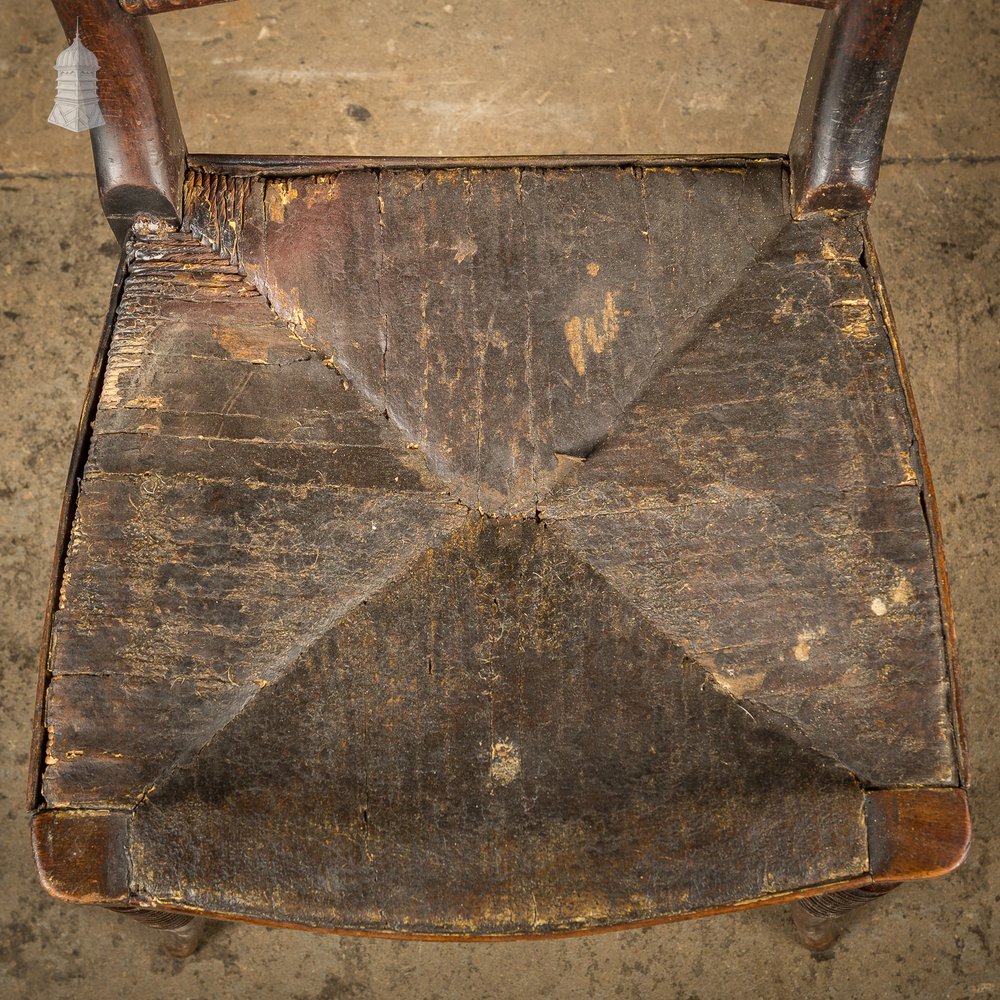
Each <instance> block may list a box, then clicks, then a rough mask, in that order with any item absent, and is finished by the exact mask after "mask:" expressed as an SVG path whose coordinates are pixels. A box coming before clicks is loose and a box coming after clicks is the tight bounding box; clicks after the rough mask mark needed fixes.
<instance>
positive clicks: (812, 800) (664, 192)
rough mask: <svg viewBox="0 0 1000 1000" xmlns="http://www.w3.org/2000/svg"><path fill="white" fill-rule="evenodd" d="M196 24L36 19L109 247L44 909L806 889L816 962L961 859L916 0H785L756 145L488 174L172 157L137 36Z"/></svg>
mask: <svg viewBox="0 0 1000 1000" xmlns="http://www.w3.org/2000/svg"><path fill="white" fill-rule="evenodd" d="M196 5H197V4H196V3H190V2H188V3H183V2H177V3H153V2H148V3H143V4H138V3H131V2H129V0H123V3H122V4H121V6H119V4H118V3H117V0H114V2H113V0H104V2H98V0H86V3H83V4H74V5H71V4H69V3H57V7H58V8H59V9H60V13H61V16H62V18H63V22H64V24H65V25H67V27H70V25H71V21H73V20H74V19H75V16H76V13H77V10H78V8H81V7H82V8H85V15H84V19H85V26H86V36H85V42H86V44H87V45H88V46H89V47H91V48H92V49H94V51H95V52H97V53H98V56H99V58H100V59H101V60H102V63H101V65H102V76H101V80H102V89H101V99H102V106H103V109H104V114H105V117H106V118H107V119H108V126H107V129H106V132H107V134H106V135H105V134H101V135H98V134H96V133H95V139H94V143H95V155H96V157H97V162H98V178H99V183H100V186H101V192H102V199H103V203H104V205H105V208H106V210H107V211H108V214H109V218H110V219H111V221H112V224H113V226H114V227H115V231H116V233H118V235H119V236H120V237H121V238H122V239H123V240H124V246H123V257H122V266H121V268H120V271H119V277H118V280H117V282H116V285H115V290H114V293H113V297H112V307H111V310H110V314H109V321H108V326H107V330H106V335H105V339H104V341H103V342H102V345H101V349H100V352H99V357H98V362H97V365H96V367H95V373H94V379H93V383H92V387H91V390H90V395H89V398H88V403H87V408H86V409H85V414H84V420H83V423H82V427H81V434H80V439H79V442H78V446H77V452H76V457H75V459H74V467H73V470H72V472H71V477H70V486H69V489H68V491H67V501H66V505H65V509H64V515H63V541H62V544H61V546H60V550H59V554H58V556H57V563H56V570H55V574H54V584H53V604H52V608H51V610H50V614H49V619H48V624H47V632H46V638H45V649H44V652H43V657H42V672H41V679H40V689H39V715H38V723H37V726H36V744H35V753H34V764H33V773H32V787H31V793H30V796H31V803H30V804H31V808H32V810H33V811H34V820H33V828H34V838H35V849H36V857H37V860H38V866H39V871H40V874H41V877H42V880H43V882H44V884H45V885H46V888H47V889H48V890H49V891H50V892H52V893H53V894H55V895H57V896H60V897H63V898H66V899H72V900H77V901H80V902H91V903H101V904H104V905H107V906H111V907H113V908H115V909H118V910H125V911H128V910H133V911H137V912H139V913H141V914H142V915H143V916H144V918H145V919H147V920H152V921H154V922H158V924H157V925H158V926H162V927H164V928H165V929H168V930H171V932H172V933H173V934H174V935H175V937H174V941H173V945H172V947H173V948H174V950H175V952H177V953H181V952H184V951H187V950H190V949H191V948H192V947H193V943H192V942H193V940H194V936H193V931H192V929H191V928H190V927H185V926H183V922H184V919H185V915H219V916H225V917H231V918H235V919H247V920H257V921H264V922H268V923H276V924H286V925H292V926H300V927H314V928H323V929H330V930H337V931H343V932H353V933H365V934H380V935H390V936H391V935H407V936H420V937H429V938H441V939H489V938H516V937H530V936H537V935H550V934H566V933H580V932H584V931H593V930H601V929H609V928H614V927H621V926H630V925H632V926H634V925H641V924H647V923H653V922H657V921H662V920H671V919H678V918H682V917H687V916H694V915H699V914H706V913H713V912H719V911H722V910H731V909H738V908H743V907H748V906H757V905H763V904H766V903H774V902H782V901H788V900H795V899H800V898H801V899H813V900H814V901H813V902H810V903H807V904H804V905H803V906H802V907H801V908H800V909H799V910H798V911H797V916H796V921H797V925H798V926H799V929H800V933H801V935H802V937H803V940H804V941H806V943H807V944H809V945H810V946H812V947H826V946H828V945H829V943H830V942H831V941H832V928H831V925H830V923H829V921H830V919H831V918H832V916H834V915H835V914H836V913H837V912H840V911H842V910H844V909H846V908H850V907H852V906H855V905H857V904H858V903H860V902H863V901H865V900H866V899H869V898H872V897H873V896H875V895H878V894H880V893H882V892H884V891H888V889H889V888H891V887H892V886H893V885H895V884H897V883H899V882H901V881H906V880H910V879H915V878H927V877H930V876H934V875H940V874H944V873H945V872H947V871H949V870H951V869H952V868H954V867H955V866H956V865H957V864H959V863H960V862H961V860H962V858H963V857H964V855H965V852H966V850H967V847H968V838H969V819H968V810H967V805H966V795H965V783H966V779H965V771H964V746H963V741H962V735H961V726H960V719H959V712H958V707H957V706H958V691H957V686H956V678H955V660H954V640H953V634H952V633H953V629H952V623H951V611H950V605H949V601H948V592H947V579H946V575H945V570H944V564H943V560H942V556H941V552H940V545H939V530H938V526H937V523H936V515H935V512H934V500H933V492H932V489H931V485H930V480H929V477H928V473H927V470H926V463H925V460H924V455H923V450H922V444H921V441H920V434H919V428H918V426H917V423H916V418H915V415H914V412H913V405H912V400H911V398H910V394H909V389H908V386H907V383H906V377H905V371H904V369H903V366H902V361H901V359H900V357H899V352H898V347H897V345H896V342H895V335H894V331H893V326H892V319H891V315H890V312H889V309H888V305H887V302H886V299H885V294H884V289H883V287H882V282H881V277H880V274H879V270H878V264H877V260H876V258H875V254H874V250H873V247H872V245H871V240H870V234H869V233H868V229H867V225H866V221H865V210H866V208H867V205H868V203H869V202H870V199H871V197H872V195H873V194H874V185H875V178H876V174H877V170H878V158H879V155H880V151H881V145H882V138H883V135H884V129H885V122H886V117H887V114H888V107H889V103H890V102H891V98H892V90H893V88H894V86H895V80H896V76H897V75H898V71H899V65H900V63H901V60H902V54H903V50H904V49H905V46H906V41H907V39H908V37H909V32H910V29H911V28H912V23H913V18H914V17H915V15H916V7H917V5H916V4H913V3H908V2H906V0H899V2H897V0H884V2H879V3H873V4H859V3H854V2H847V0H844V2H841V3H840V4H831V3H812V4H811V5H812V6H823V7H827V8H829V9H828V10H827V12H826V13H825V14H824V16H823V22H822V26H821V28H820V35H819V40H818V42H817V48H816V54H815V56H814V60H813V64H812V66H811V68H810V79H809V82H808V84H807V88H806V93H805V96H804V98H803V103H802V109H801V111H800V115H799V120H798V124H797V126H796V132H795V137H794V139H793V143H792V150H791V155H790V157H789V158H786V157H782V156H773V157H725V158H712V157H692V158H678V157H657V156H645V157H628V158H616V157H602V156H581V157H508V158H494V159H490V160H482V161H474V160H468V159H459V160H441V159H428V160H413V159H409V160H401V159H392V158H360V157H322V158H301V157H299V158H293V157H262V156H244V157H232V156H229V157H222V156H210V155H200V156H187V154H186V153H185V150H184V144H183V139H182V138H181V134H180V129H179V126H178V125H177V122H176V114H175V112H174V111H173V103H172V99H171V98H170V92H169V87H168V85H167V83H166V77H165V75H164V74H163V73H162V66H161V63H162V61H161V59H160V56H159V50H158V49H157V48H156V43H155V39H154V38H153V36H152V33H151V30H150V26H149V23H148V20H147V19H146V18H144V17H135V16H133V14H141V13H144V12H145V13H152V12H156V10H159V9H166V8H168V7H169V8H175V7H178V8H179V7H183V6H196ZM140 7H141V8H143V9H139V8H140ZM123 8H125V9H123ZM119 53H121V58H120V60H119V61H118V62H117V63H115V62H114V60H115V59H118V57H119ZM116 66H117V68H115V67H116ZM137 77H141V78H142V82H140V83H134V85H133V84H132V83H127V82H126V81H133V79H134V78H137ZM136 123H138V126H137V127H134V126H136ZM178 914H180V915H181V916H178ZM178 934H179V935H181V936H180V937H178V936H177V935H178Z"/></svg>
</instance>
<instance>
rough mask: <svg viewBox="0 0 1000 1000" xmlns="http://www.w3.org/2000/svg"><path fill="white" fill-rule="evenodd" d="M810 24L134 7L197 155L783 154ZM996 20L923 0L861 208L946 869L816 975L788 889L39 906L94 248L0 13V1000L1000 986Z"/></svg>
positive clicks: (640, 15) (433, 8)
mask: <svg viewBox="0 0 1000 1000" xmlns="http://www.w3.org/2000/svg"><path fill="white" fill-rule="evenodd" d="M816 20H817V13H816V12H815V11H812V10H809V9H806V8H792V7H781V6H777V5H773V4H766V3H758V2H754V0H742V2H741V0H674V2H672V3H660V4H650V3H640V2H639V0H621V2H618V3H605V2H602V0H537V2H534V3H529V2H526V0H519V2H515V0H492V2H489V3H487V2H473V0H451V2H450V3H441V2H437V0H435V2H426V0H412V2H404V0H355V2H354V3H350V4H348V3H338V4H333V3H332V2H330V3H322V4H320V3H309V2H307V0H298V2H293V0H271V2H265V0H256V2H255V0H241V2H240V3H237V4H233V5H231V6H221V7H209V8H205V9H202V10H198V11H193V12H189V13H187V14H178V15H165V16H164V17H162V18H158V19H157V22H156V24H157V28H158V30H159V31H160V35H161V38H162V39H163V44H164V49H165V51H166V53H167V57H168V62H169V64H170V65H171V68H172V71H173V76H174V82H175V88H176V92H177V97H178V104H179V106H180V109H181V112H182V117H183V118H184V120H185V123H186V128H187V134H188V139H189V144H190V146H191V148H192V149H196V150H197V149H206V150H207V149H211V150H215V151H256V152H289V151H299V152H320V153H322V152H358V153H392V152H395V153H404V154H415V153H432V154H436V153H444V154H469V153H481V154H486V153H508V152H537V153H544V152H563V151H570V152H573V151H580V152H583V151H587V152H622V151H643V152H654V151H663V152H699V151H712V150H717V151H719V150H726V151H734V150H754V151H761V150H775V149H782V148H784V146H785V144H786V143H787V137H788V134H789V131H790V128H791V123H792V120H793V118H794V114H795V108H796V104H797V94H798V90H799V88H800V86H801V80H802V76H803V73H804V70H805V65H806V61H807V58H808V49H809V45H810V42H811V36H812V33H813V29H814V25H815V23H816ZM998 35H1000V3H997V2H995V0H962V2H959V0H926V2H925V7H924V13H923V14H922V15H921V18H920V21H919V22H918V26H917V33H916V36H915V38H914V42H913V45H912V47H911V55H910V59H909V61H908V64H907V67H906V70H905V72H904V78H903V81H902V83H901V85H900V90H899V95H898V99H897V108H896V112H895V116H894V119H893V123H892V126H891V130H890V135H889V139H888V144H887V152H888V155H889V162H888V164H887V165H886V167H885V168H884V169H883V174H882V182H881V189H880V194H879V199H878V202H877V204H876V209H875V212H874V228H875V233H876V239H877V243H878V245H879V248H880V256H881V259H882V264H883V268H884V270H885V272H886V276H887V280H888V284H889V288H890V292H891V294H892V297H893V302H894V306H895V310H896V317H897V322H898V326H899V331H900V339H901V342H902V346H903V350H904V353H905V355H906V358H907V360H908V363H909V367H910V373H911V378H912V381H913V386H914V392H915V395H916V399H917V404H918V408H919V410H920V414H921V418H922V422H923V426H924V431H925V436H926V438H927V445H928V450H929V454H930V459H931V465H932V468H933V470H934V473H935V483H936V486H937V491H938V497H939V502H940V507H941V516H942V520H943V525H944V535H945V544H946V551H947V556H948V561H949V566H950V570H951V578H952V584H953V591H954V603H955V609H956V614H957V619H958V630H959V639H960V651H961V658H962V667H963V673H964V678H965V685H964V688H965V706H966V715H967V720H968V728H969V733H970V745H971V756H972V764H973V775H974V786H973V792H972V806H973V810H974V817H973V819H974V825H975V838H976V839H975V845H974V847H973V850H972V853H971V855H970V858H969V861H968V862H967V864H966V865H965V866H964V867H963V868H962V869H960V871H959V872H958V873H956V874H955V875H953V876H951V877H949V878H947V879H944V880H941V881H939V882H935V883H925V884H920V885H913V886H908V887H904V888H902V889H901V890H899V891H898V892H897V893H895V894H893V895H891V896H889V897H888V898H887V899H885V900H884V901H882V902H881V903H879V904H876V905H874V906H872V907H869V908H868V909H867V910H866V911H865V912H864V913H863V914H859V915H858V916H857V917H856V918H855V919H853V920H851V921H850V926H849V928H848V932H847V934H846V935H845V937H844V938H843V940H842V943H841V944H840V946H839V947H838V949H837V951H836V954H835V956H834V957H833V958H832V960H828V961H822V962H820V961H816V960H815V959H814V958H812V957H810V956H809V955H808V954H806V953H805V952H804V951H803V950H801V949H799V948H798V947H797V945H796V944H795V942H794V938H793V934H792V929H791V926H790V923H789V919H788V915H787V912H786V911H785V910H784V908H780V907H779V908H772V909H766V910H758V911H754V912H752V913H744V914H736V915H728V916H721V917H715V918H710V919H705V920H698V921H690V922H686V923H681V924H673V925H667V926H661V927H657V928H652V929H649V930H642V931H629V932H623V933H614V934H604V935H598V936H595V937H589V938H582V939H571V940H558V941H551V942H541V943H517V944H490V945H482V944H480V945H450V944H427V943H415V942H389V941H368V940H358V939H353V938H344V937H337V936H331V935H312V934H305V933H299V932H293V931H283V930H271V929H266V928H258V927H250V926H242V925H235V924H233V925H229V924H225V925H224V924H218V925H215V926H213V928H212V933H211V935H210V937H209V939H208V941H207V942H206V944H205V946H204V947H203V949H202V950H201V952H200V953H199V954H198V955H197V956H196V957H194V958H192V959H190V960H188V961H187V962H178V961H174V960H172V959H168V958H166V957H165V956H164V955H163V954H161V952H160V951H159V949H158V944H157V941H156V940H155V936H154V934H153V932H150V931H148V930H146V929H144V928H142V927H137V926H133V925H132V924H131V923H130V922H128V921H126V920H125V919H124V918H120V917H117V916H114V915H112V914H110V913H107V912H104V911H101V910H93V911H91V910H88V909H86V908H78V907H70V906H65V905H62V904H59V903H57V902H55V901H52V900H50V899H49V898H48V897H46V896H45V895H44V894H43V893H42V891H41V889H40V888H39V887H38V885H37V883H36V881H35V877H34V871H33V866H32V861H31V855H30V849H29V843H28V824H27V817H26V813H25V808H24V786H25V783H26V768H27V750H28V741H29V731H30V720H31V713H32V706H33V702H34V692H35V670H36V656H37V647H38V641H39V634H40V629H41V620H42V613H43V608H44V603H45V596H46V590H47V586H48V577H49V571H50V564H51V552H52V546H53V542H54V537H55V528H56V520H57V517H58V510H59V504H60V499H61V494H62V489H63V484H64V479H65V470H66V467H67V463H68V460H69V455H70V449H71V446H72V441H73V437H74V434H75V430H76V423H77V419H78V414H79V407H80V402H81V399H82V394H83V389H84V385H85V381H86V378H87V375H88V372H89V369H90V365H91V361H92V356H93V352H94V348H95V345H96V340H97V336H98V333H99V330H100V327H101V323H102V320H103V315H104V310H105V307H106V301H107V295H108V292H109V289H110V285H111V278H112V275H113V272H114V267H115V257H116V247H115V245H114V242H113V240H112V238H111V233H110V231H109V230H108V229H107V227H106V225H105V223H104V222H103V219H102V218H101V216H100V211H99V206H98V204H97V200H96V197H95V194H94V189H93V183H92V180H91V173H90V171H91V164H90V156H89V142H88V141H87V139H86V137H83V136H73V135H70V134H69V133H67V132H64V131H62V130H59V129H55V128H52V127H51V126H48V125H46V124H45V119H46V117H47V115H48V111H49V107H50V104H51V100H52V94H53V89H54V73H53V71H52V63H53V61H54V59H55V56H56V54H57V53H58V51H59V49H60V48H61V47H62V40H61V38H60V35H59V32H58V28H57V24H56V20H55V17H54V15H53V14H52V13H51V11H50V9H49V7H48V4H46V3H43V2H42V0H36V2H29V3H20V2H19V3H17V4H13V3H8V4H4V5H2V6H0V80H2V81H3V85H2V89H0V219H2V227H3V228H2V234H3V239H2V242H0V269H2V270H0V273H2V279H0V327H2V332H0V435H2V439H3V443H2V447H0V594H2V595H3V599H2V600H0V741H2V746H3V753H2V755H0V800H2V801H0V997H11V998H20V997H32V998H48V997H56V998H64V997H65V998H81V1000H86V998H95V1000H98V998H99V1000H104V998H114V997H140V996H141V997H153V998H160V997H162V998H174V997H176V998H202V997H205V998H226V997H241V998H243V997H257V996H261V997H287V998H290V1000H293V998H294V1000H298V998H303V1000H304V998H317V1000H319V998H323V1000H334V998H348V997H404V998H406V1000H418V998H425V997H426V998H431V997H434V998H452V997H462V998H467V1000H475V998H487V997H489V998H494V997H496V998H499V997H511V998H527V997H619V996H642V997H665V998H670V997H678V998H686V1000H695V998H698V1000H709V998H723V997H725V998H729V997H737V998H744V997H759V998H772V997H774V998H783V997H810V998H812V997H836V998H854V997H913V998H948V1000H962V998H972V997H1000V906H998V904H1000V857H998V855H997V845H998V843H1000V841H998V839H997V834H998V829H997V827H998V822H1000V723H998V711H997V704H998V699H997V695H996V690H995V673H994V670H995V664H996V662H997V659H998V655H997V654H998V640H1000V607H998V604H1000V599H998V594H1000V588H998V584H1000V559H998V552H997V540H998V532H1000V516H998V504H1000V481H998V478H1000V477H998V474H1000V432H998V428H1000V315H998V312H1000V287H998V286H1000V280H998V275H1000V54H998V46H997V42H998ZM352 105H353V106H356V107H355V110H354V112H353V114H352V113H350V110H349V109H350V107H351V106H352ZM357 108H364V109H365V110H366V111H367V112H368V117H365V115H364V114H362V113H361V112H359V111H358V110H356V109H357Z"/></svg>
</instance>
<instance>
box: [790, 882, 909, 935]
mask: <svg viewBox="0 0 1000 1000" xmlns="http://www.w3.org/2000/svg"><path fill="white" fill-rule="evenodd" d="M897 885H899V883H898V882H878V883H875V884H873V885H865V886H860V887H859V888H857V889H843V890H841V891H840V892H828V893H825V894H824V895H822V896H810V897H809V898H807V899H800V900H797V901H796V902H794V903H792V921H793V923H794V924H795V929H796V930H797V931H798V933H799V940H800V941H801V942H802V943H803V944H804V945H805V946H806V947H807V948H808V949H809V950H810V951H826V950H827V949H828V948H831V947H833V944H834V942H835V941H836V940H837V937H838V933H839V932H838V927H837V923H836V921H837V917H839V916H841V915H842V914H844V913H847V912H848V911H850V910H853V909H856V908H857V907H859V906H862V905H863V904H865V903H870V902H871V901H872V900H873V899H878V897H879V896H884V895H885V894H886V893H887V892H890V891H891V890H893V889H895V888H896V886H897Z"/></svg>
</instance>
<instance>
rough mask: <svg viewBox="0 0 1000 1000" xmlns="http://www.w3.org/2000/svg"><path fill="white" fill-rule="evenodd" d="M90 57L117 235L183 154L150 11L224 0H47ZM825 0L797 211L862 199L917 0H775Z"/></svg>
mask: <svg viewBox="0 0 1000 1000" xmlns="http://www.w3.org/2000/svg"><path fill="white" fill-rule="evenodd" d="M52 2H53V5H54V6H55V8H56V11H57V13H58V14H59V19H60V21H61V22H62V25H63V29H64V30H65V32H66V35H67V38H72V37H73V35H74V34H75V32H76V26H77V19H79V24H80V32H81V35H82V37H83V41H84V44H86V45H87V47H88V48H90V49H91V50H92V51H93V52H94V53H95V54H96V55H97V57H98V60H99V62H100V72H99V75H98V87H99V91H100V97H101V109H102V111H103V113H104V118H105V121H106V124H105V125H104V126H102V127H100V128H97V129H94V130H93V131H92V133H91V136H92V142H93V146H94V162H95V166H96V170H97V182H98V188H99V191H100V195H101V204H102V205H103V207H104V212H105V215H106V216H107V217H108V221H109V222H110V224H111V228H112V229H113V230H114V231H115V235H116V236H118V238H119V240H122V239H124V237H125V235H126V234H127V232H128V230H129V228H130V227H131V225H132V224H133V223H134V222H135V221H136V220H137V219H139V218H141V217H144V216H148V217H152V218H155V219H163V220H166V221H169V222H172V223H176V222H177V221H178V220H179V217H180V212H181V191H182V184H183V174H184V168H185V163H186V158H187V150H186V147H185V144H184V137H183V134H182V132H181V126H180V121H179V119H178V117H177V108H176V106H175V105H174V99H173V95H172V93H171V90H170V81H169V78H168V76H167V69H166V65H165V64H164V61H163V54H162V52H161V51H160V46H159V44H158V42H157V41H156V36H155V34H154V33H153V30H152V26H151V25H150V23H149V19H148V17H146V16H144V15H148V14H157V13H163V12H168V11H174V10H183V9H185V8H190V7H201V6H204V5H206V4H210V3H220V2H228V0H52ZM773 2H778V3H793V4H802V5H805V6H811V7H820V8H824V9H825V10H826V13H825V14H824V16H823V19H822V21H821V23H820V28H819V34H818V36H817V39H816V44H815V47H814V49H813V54H812V59H811V61H810V64H809V72H808V75H807V78H806V86H805V90H804V92H803V95H802V102H801V105H800V107H799V114H798V119H797V121H796V125H795V131H794V133H793V136H792V142H791V147H790V151H789V160H790V168H791V186H792V205H793V210H794V212H795V214H796V216H801V215H805V214H808V213H810V212H816V211H840V212H860V211H865V210H866V209H867V207H868V206H869V205H870V204H871V201H872V199H873V198H874V196H875V185H876V181H877V179H878V169H879V164H880V161H881V156H882V144H883V142H884V140H885V130H886V125H887V123H888V120H889V111H890V108H891V106H892V99H893V95H894V94H895V90H896V81H897V80H898V79H899V72H900V69H901V68H902V64H903V57H904V56H905V54H906V47H907V44H908V42H909V39H910V33H911V32H912V30H913V24H914V21H915V20H916V17H917V12H918V11H919V9H920V3H921V0H773Z"/></svg>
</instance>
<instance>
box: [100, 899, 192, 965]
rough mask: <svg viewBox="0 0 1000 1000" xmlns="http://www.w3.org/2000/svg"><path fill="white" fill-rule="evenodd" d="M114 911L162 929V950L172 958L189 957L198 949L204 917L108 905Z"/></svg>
mask: <svg viewBox="0 0 1000 1000" xmlns="http://www.w3.org/2000/svg"><path fill="white" fill-rule="evenodd" d="M108 909H109V910H114V911H115V913H124V914H125V915H126V916H128V917H131V918H132V919H133V920H138V921H139V922H140V923H143V924H146V925H147V926H148V927H155V928H156V929H157V930H160V931H163V934H162V935H161V941H162V942H163V950H164V951H165V952H166V953H167V954H168V955H171V956H172V957H173V958H189V957H190V956H191V955H193V954H194V953H195V952H196V951H197V950H198V945H199V944H200V943H201V936H202V933H203V932H204V930H205V919H204V917H193V916H191V915H190V914H188V913H174V912H172V911H169V910H143V909H139V908H137V907H131V906H109V907H108Z"/></svg>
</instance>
